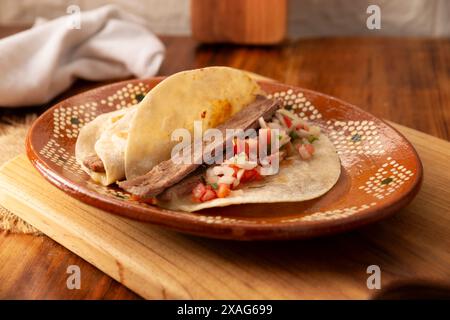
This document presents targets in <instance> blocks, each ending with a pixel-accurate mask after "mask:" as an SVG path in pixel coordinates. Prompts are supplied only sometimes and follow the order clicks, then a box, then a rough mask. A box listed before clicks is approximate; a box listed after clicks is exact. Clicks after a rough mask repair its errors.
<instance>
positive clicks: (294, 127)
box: [192, 109, 320, 202]
mask: <svg viewBox="0 0 450 320" xmlns="http://www.w3.org/2000/svg"><path fill="white" fill-rule="evenodd" d="M259 125H260V129H259V132H258V134H259V136H260V137H261V136H262V135H265V136H267V143H266V145H267V148H268V150H267V151H268V152H267V154H268V156H267V157H266V158H264V159H257V161H252V160H251V159H250V158H249V150H251V148H252V147H253V148H259V140H258V138H246V139H245V140H244V141H242V140H240V141H236V140H235V141H234V152H233V153H234V155H233V156H232V157H231V158H229V159H227V160H225V161H224V162H223V163H222V164H220V165H214V166H211V167H209V168H208V169H207V170H206V175H205V179H204V182H201V183H198V184H197V185H196V186H195V187H194V188H193V189H192V201H194V202H205V201H210V200H213V199H216V198H226V197H228V196H230V194H231V192H232V190H235V189H237V188H238V187H239V186H240V185H241V184H244V183H249V182H253V181H260V180H262V179H264V170H261V168H262V166H263V165H265V164H267V163H270V162H271V161H273V160H275V159H276V158H278V159H277V160H278V161H280V162H281V161H282V160H283V159H285V158H286V157H292V156H298V157H299V158H300V159H302V160H305V161H308V160H310V159H311V158H312V157H313V156H314V153H315V148H314V142H315V141H316V140H318V139H319V136H320V128H319V127H317V126H312V125H310V124H308V123H307V122H306V121H305V120H303V119H301V118H300V117H298V116H297V115H296V114H295V113H294V112H292V111H290V110H288V109H279V110H277V111H276V113H275V115H274V117H273V118H272V120H271V121H270V122H266V121H265V120H264V119H263V118H262V117H261V118H259ZM271 129H278V136H277V137H276V138H278V140H279V149H278V150H270V146H271V137H272V136H273V135H272V134H271V131H270V130H271ZM253 150H257V149H253Z"/></svg>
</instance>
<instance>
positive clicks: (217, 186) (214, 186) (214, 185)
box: [211, 183, 219, 190]
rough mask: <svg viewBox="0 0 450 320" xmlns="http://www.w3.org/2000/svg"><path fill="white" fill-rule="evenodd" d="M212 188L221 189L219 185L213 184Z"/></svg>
mask: <svg viewBox="0 0 450 320" xmlns="http://www.w3.org/2000/svg"><path fill="white" fill-rule="evenodd" d="M211 187H212V188H213V189H214V190H217V189H219V185H218V184H217V183H211Z"/></svg>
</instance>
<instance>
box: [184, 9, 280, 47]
mask: <svg viewBox="0 0 450 320" xmlns="http://www.w3.org/2000/svg"><path fill="white" fill-rule="evenodd" d="M286 14H287V0H226V1H223V0H192V1H191V21H192V22H191V23H192V36H193V37H194V38H195V39H196V40H198V41H200V42H205V43H214V42H230V43H236V44H252V45H258V44H265V45H267V44H277V43H279V42H281V41H282V40H283V39H284V38H285V35H286V25H287V22H286Z"/></svg>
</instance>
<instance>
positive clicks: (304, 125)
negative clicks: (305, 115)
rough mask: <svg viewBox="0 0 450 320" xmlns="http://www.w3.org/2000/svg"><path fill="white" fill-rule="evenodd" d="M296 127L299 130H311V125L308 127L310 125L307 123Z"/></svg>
mask: <svg viewBox="0 0 450 320" xmlns="http://www.w3.org/2000/svg"><path fill="white" fill-rule="evenodd" d="M295 129H297V130H300V129H303V130H305V131H309V127H308V125H306V124H298V125H297V126H296V127H295Z"/></svg>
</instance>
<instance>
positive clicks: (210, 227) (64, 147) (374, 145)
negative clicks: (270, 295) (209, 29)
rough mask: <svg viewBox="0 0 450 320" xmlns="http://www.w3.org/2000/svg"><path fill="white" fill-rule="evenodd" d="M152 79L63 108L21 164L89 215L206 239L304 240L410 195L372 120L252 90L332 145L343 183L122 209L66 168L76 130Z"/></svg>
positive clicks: (394, 150) (361, 221) (411, 167)
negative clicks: (311, 191) (295, 198)
mask: <svg viewBox="0 0 450 320" xmlns="http://www.w3.org/2000/svg"><path fill="white" fill-rule="evenodd" d="M160 81H161V78H153V79H148V80H130V81H125V82H120V83H116V84H112V85H108V86H105V87H101V88H98V89H95V90H92V91H88V92H85V93H82V94H80V95H77V96H74V97H72V98H69V99H67V100H65V101H63V102H61V103H59V104H57V105H55V106H54V107H52V108H51V109H49V110H48V111H47V112H45V113H44V114H43V115H42V116H41V117H40V118H39V119H38V120H36V122H35V123H34V125H33V127H32V128H31V130H30V132H29V135H28V138H27V142H26V145H27V154H28V157H29V159H30V160H31V162H32V163H33V165H34V166H35V167H36V169H37V170H39V172H40V173H41V174H42V175H43V176H44V177H45V178H46V179H47V180H49V181H50V182H51V183H52V184H54V185H56V186H57V187H58V188H60V189H62V190H64V191H65V192H67V193H68V194H70V195H71V196H73V197H75V198H77V199H79V200H81V201H83V202H86V203H88V204H90V205H92V206H95V207H98V208H101V209H103V210H106V211H108V212H111V213H114V214H119V215H122V216H125V217H128V218H131V219H136V220H141V221H146V222H151V223H154V224H158V225H163V226H166V227H170V228H172V229H175V230H178V231H182V232H186V233H191V234H196V235H201V236H205V237H213V238H226V239H239V240H259V239H293V238H311V237H316V236H320V235H328V234H333V233H337V232H342V231H345V230H350V229H353V228H356V227H359V226H362V225H365V224H368V223H371V222H374V221H377V220H380V219H382V218H385V217H387V216H388V215H390V214H392V213H394V212H395V211H397V210H399V209H400V208H402V207H404V206H406V205H407V204H408V203H409V202H410V201H411V200H412V199H413V197H414V196H415V195H416V193H417V191H418V189H419V187H420V182H421V179H422V165H421V162H420V160H419V158H418V156H417V153H416V151H415V150H414V148H413V147H412V146H411V144H410V143H409V142H408V141H407V140H406V139H405V138H404V137H403V136H402V135H401V134H399V133H398V132H397V131H396V130H395V129H393V128H392V127H390V126H389V125H387V124H386V123H384V122H383V121H381V120H379V119H377V118H375V117H374V116H372V115H370V114H368V113H367V112H364V111H362V110H361V109H359V108H357V107H354V106H352V105H350V104H348V103H345V102H343V101H340V100H338V99H335V98H332V97H330V96H326V95H324V94H320V93H317V92H313V91H309V90H305V89H300V88H296V87H291V86H287V85H283V84H278V83H269V82H260V85H261V87H262V88H263V89H264V90H265V91H266V92H267V93H269V94H270V95H271V96H273V97H279V98H281V99H282V100H283V101H284V103H285V104H286V105H291V106H292V108H293V109H294V110H295V111H296V112H297V113H298V114H299V115H300V116H301V117H303V118H305V119H308V120H309V121H311V122H314V123H316V124H317V125H319V126H320V127H321V128H322V130H323V132H324V133H325V134H326V135H328V137H329V138H330V140H331V141H332V142H333V143H334V144H335V146H336V150H337V152H338V154H339V157H340V160H341V165H342V173H341V176H340V178H339V180H338V182H337V184H336V185H335V186H334V187H333V188H332V189H331V190H330V191H329V192H328V193H326V194H325V195H323V196H322V197H320V198H318V199H314V200H310V201H306V202H300V203H278V204H256V205H255V204H249V205H237V206H229V207H224V208H214V209H207V210H202V211H199V212H196V213H187V212H180V211H170V210H165V209H161V208H158V207H154V206H151V205H147V204H142V203H138V202H136V201H133V200H131V199H130V195H129V194H127V193H126V192H123V191H122V190H120V189H118V188H116V187H103V186H100V185H98V184H96V183H94V182H92V181H91V180H90V178H89V177H88V175H87V174H85V173H84V172H83V171H82V170H81V168H80V166H79V165H78V164H77V163H76V161H75V156H74V147H75V142H76V139H77V135H78V132H79V130H80V128H82V127H83V125H85V124H86V123H88V122H89V121H91V120H93V119H94V118H95V117H96V116H98V115H99V114H102V113H104V112H108V111H112V110H116V109H120V108H123V107H126V106H130V105H133V104H135V103H137V102H138V101H139V100H140V99H142V98H143V97H144V95H145V94H146V92H148V91H149V90H150V89H151V88H152V87H154V86H155V85H156V84H157V83H158V82H160Z"/></svg>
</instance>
